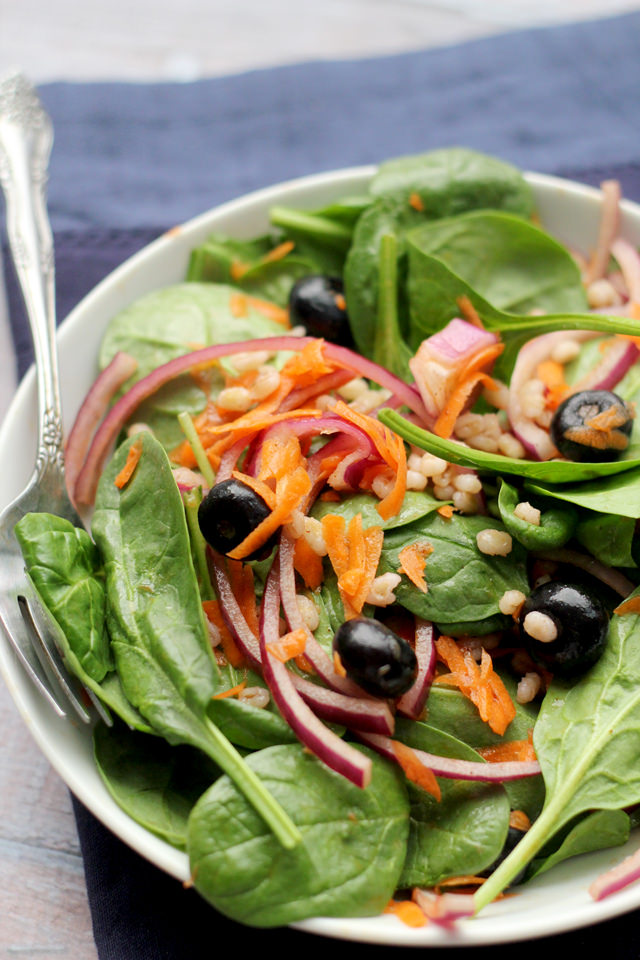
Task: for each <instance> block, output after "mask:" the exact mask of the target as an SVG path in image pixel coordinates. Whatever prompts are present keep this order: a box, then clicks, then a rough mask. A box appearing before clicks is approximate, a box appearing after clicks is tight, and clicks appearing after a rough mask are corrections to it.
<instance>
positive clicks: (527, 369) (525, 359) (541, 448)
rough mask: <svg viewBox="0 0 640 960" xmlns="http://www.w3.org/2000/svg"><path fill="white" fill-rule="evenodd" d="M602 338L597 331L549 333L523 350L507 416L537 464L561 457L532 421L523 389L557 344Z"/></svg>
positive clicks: (530, 341)
mask: <svg viewBox="0 0 640 960" xmlns="http://www.w3.org/2000/svg"><path fill="white" fill-rule="evenodd" d="M599 336H601V334H600V333H598V331H596V330H572V331H571V333H570V334H567V333H565V332H564V331H557V332H555V333H545V334H543V335H542V336H541V337H534V339H533V340H529V342H528V343H525V344H524V346H523V347H521V348H520V352H519V353H518V359H517V360H516V365H515V367H514V368H513V373H512V375H511V384H510V386H509V406H508V408H507V415H508V417H509V422H510V424H511V429H512V431H513V433H514V434H515V436H516V437H517V438H518V440H519V441H520V443H521V444H522V445H523V447H524V448H525V450H526V451H527V452H528V453H529V454H531V456H533V457H535V458H536V460H550V459H551V458H552V457H555V456H557V454H558V451H557V450H556V448H555V446H554V445H553V441H552V440H551V437H550V436H549V432H548V431H547V430H544V429H543V428H542V427H539V426H538V424H537V423H535V422H534V421H533V420H532V419H531V418H530V417H528V416H527V415H526V414H525V412H524V409H523V405H522V391H523V387H524V386H525V384H526V383H528V382H529V381H530V380H532V379H534V378H535V374H536V370H537V369H538V364H540V363H542V361H543V360H547V359H548V358H549V356H550V354H551V352H552V350H553V348H554V347H555V346H556V344H558V343H561V342H562V341H564V340H567V339H568V337H570V338H571V339H572V340H579V341H580V342H584V341H586V340H592V339H593V338H594V337H599Z"/></svg>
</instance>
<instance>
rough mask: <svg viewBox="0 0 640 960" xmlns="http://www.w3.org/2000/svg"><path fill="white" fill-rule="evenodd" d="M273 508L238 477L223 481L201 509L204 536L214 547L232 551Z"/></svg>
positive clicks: (200, 522)
mask: <svg viewBox="0 0 640 960" xmlns="http://www.w3.org/2000/svg"><path fill="white" fill-rule="evenodd" d="M270 513H271V511H270V510H269V507H268V506H267V504H266V503H265V501H264V500H263V499H262V497H261V496H259V495H258V494H257V493H256V492H255V491H254V490H252V489H251V488H250V487H247V486H246V484H244V483H241V482H240V481H239V480H223V481H222V483H217V484H216V485H215V486H214V487H212V488H211V490H209V492H208V494H207V495H206V497H205V498H204V499H203V501H202V503H201V504H200V506H199V508H198V523H199V525H200V530H201V532H202V536H203V537H204V538H205V540H206V541H207V543H209V544H210V545H211V546H212V547H213V548H214V550H217V551H218V552H219V553H224V554H226V553H230V552H231V551H232V550H233V549H234V548H235V547H237V546H238V544H240V543H242V541H243V540H244V539H245V537H248V536H249V534H250V533H251V532H252V531H253V530H255V528H256V527H257V526H258V524H260V523H262V521H263V520H265V519H266V518H267V517H268V516H269V514H270Z"/></svg>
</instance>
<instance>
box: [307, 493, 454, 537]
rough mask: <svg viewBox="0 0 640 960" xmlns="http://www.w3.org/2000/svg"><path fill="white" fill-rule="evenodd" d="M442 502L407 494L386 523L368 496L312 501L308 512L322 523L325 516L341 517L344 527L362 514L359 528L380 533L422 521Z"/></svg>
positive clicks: (428, 496)
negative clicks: (375, 530) (366, 528)
mask: <svg viewBox="0 0 640 960" xmlns="http://www.w3.org/2000/svg"><path fill="white" fill-rule="evenodd" d="M442 502H443V501H442V500H436V498H435V497H432V496H431V494H430V493H427V492H426V491H423V490H407V492H406V493H405V495H404V500H403V501H402V506H401V507H400V510H399V511H398V513H396V514H395V516H393V517H389V519H388V520H383V519H382V517H381V516H380V514H379V513H378V510H377V505H378V504H379V503H380V501H379V500H378V498H377V497H375V496H373V495H372V494H369V493H353V494H351V495H350V496H348V497H344V498H343V499H342V500H340V501H338V502H336V503H333V502H331V501H328V500H319V499H318V500H316V502H315V503H314V505H313V508H312V510H311V516H312V517H315V518H316V520H322V518H323V517H326V516H328V515H329V514H335V515H336V516H339V517H344V518H345V520H346V521H347V523H348V522H349V520H351V519H352V518H353V517H355V515H356V514H357V513H360V514H362V526H363V527H382V529H383V530H394V529H395V528H396V527H404V526H405V524H407V523H413V521H414V520H419V519H420V517H426V516H427V514H429V513H434V512H435V511H436V510H437V509H438V507H441V506H442Z"/></svg>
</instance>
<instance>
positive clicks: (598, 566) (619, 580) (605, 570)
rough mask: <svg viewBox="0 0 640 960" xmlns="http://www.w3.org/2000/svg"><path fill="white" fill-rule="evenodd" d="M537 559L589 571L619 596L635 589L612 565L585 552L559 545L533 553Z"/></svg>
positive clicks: (626, 595)
mask: <svg viewBox="0 0 640 960" xmlns="http://www.w3.org/2000/svg"><path fill="white" fill-rule="evenodd" d="M533 556H534V557H537V558H538V559H539V560H553V561H554V562H555V563H567V564H569V565H570V566H572V567H578V568H579V569H580V570H584V571H586V573H590V574H591V576H592V577H595V578H596V579H597V580H601V581H602V583H604V584H606V586H607V587H610V588H611V589H612V590H613V591H615V593H618V594H619V595H620V596H621V597H628V596H629V594H630V593H633V591H634V590H635V588H636V587H635V584H633V583H631V581H630V580H627V578H626V577H625V576H624V574H622V573H620V571H619V570H616V569H615V568H614V567H608V566H606V564H604V563H601V562H600V561H599V560H596V558H595V557H592V556H590V555H589V554H586V553H580V552H579V551H578V550H566V549H565V548H564V547H560V548H559V549H558V550H546V551H544V552H538V553H534V554H533Z"/></svg>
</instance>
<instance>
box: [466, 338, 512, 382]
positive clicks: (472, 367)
mask: <svg viewBox="0 0 640 960" xmlns="http://www.w3.org/2000/svg"><path fill="white" fill-rule="evenodd" d="M503 351H504V343H490V344H489V346H488V347H483V348H482V350H478V352H477V353H474V354H473V356H472V357H470V358H469V360H467V362H466V363H465V365H464V366H463V367H462V368H461V370H460V373H459V375H458V381H459V382H460V381H462V380H466V379H467V377H468V376H470V375H471V374H472V373H477V372H478V370H481V371H482V372H483V373H486V372H487V370H486V369H485V368H486V367H487V366H488V365H489V364H490V363H493V362H494V360H497V359H498V357H499V356H500V354H501V353H502V352H503Z"/></svg>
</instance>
